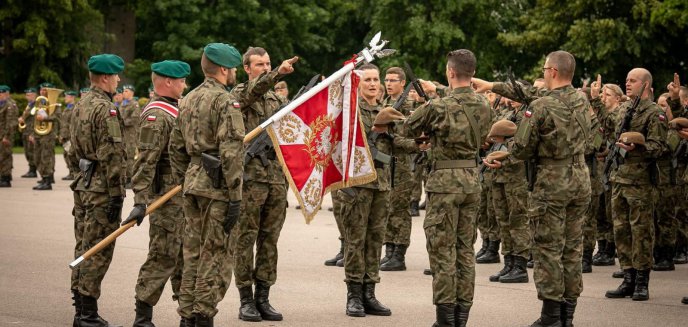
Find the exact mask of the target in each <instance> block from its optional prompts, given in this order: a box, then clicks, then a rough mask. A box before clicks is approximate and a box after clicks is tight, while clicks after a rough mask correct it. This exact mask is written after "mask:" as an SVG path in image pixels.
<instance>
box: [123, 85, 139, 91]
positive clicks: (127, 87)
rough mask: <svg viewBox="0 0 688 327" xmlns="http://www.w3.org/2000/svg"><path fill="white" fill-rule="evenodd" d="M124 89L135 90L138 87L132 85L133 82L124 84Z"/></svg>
mask: <svg viewBox="0 0 688 327" xmlns="http://www.w3.org/2000/svg"><path fill="white" fill-rule="evenodd" d="M122 89H123V90H132V91H135V90H136V89H134V86H133V85H131V84H124V85H122Z"/></svg>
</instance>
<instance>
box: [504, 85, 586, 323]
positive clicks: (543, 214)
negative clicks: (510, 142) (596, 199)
mask: <svg viewBox="0 0 688 327" xmlns="http://www.w3.org/2000/svg"><path fill="white" fill-rule="evenodd" d="M588 110H589V103H588V101H587V99H586V98H585V96H583V95H581V94H580V93H578V91H576V90H575V89H574V88H573V87H571V85H567V86H564V87H560V88H557V89H554V90H550V91H547V95H546V96H544V97H541V98H539V99H537V100H535V101H533V102H532V103H531V104H530V108H529V110H528V111H527V112H526V113H525V115H524V118H523V120H522V121H521V123H520V125H519V128H518V130H517V132H516V135H515V138H514V147H513V152H512V155H513V156H514V157H516V158H519V159H522V160H531V159H535V160H536V162H537V173H536V181H535V184H534V188H533V191H532V193H531V198H530V202H529V208H528V218H530V219H531V220H532V221H533V226H534V247H533V257H534V260H535V270H534V273H533V275H534V279H535V286H536V288H537V291H538V298H539V299H541V300H543V301H554V302H557V303H563V302H564V300H565V301H566V302H568V303H575V302H576V300H577V299H578V297H579V296H580V293H581V291H582V290H583V280H582V277H581V256H582V254H581V253H582V250H583V244H582V239H583V235H582V234H583V232H582V226H583V220H584V217H585V216H584V215H585V211H586V210H587V208H588V204H589V202H590V193H591V191H590V173H589V171H588V168H587V166H586V165H585V159H584V153H585V147H586V143H587V136H588V133H589V131H590V116H589V114H588ZM564 128H566V129H565V130H564ZM553 181H556V182H553ZM545 303H548V302H545ZM544 308H545V307H544V304H543V310H544ZM557 309H558V308H557ZM543 312H544V311H543Z"/></svg>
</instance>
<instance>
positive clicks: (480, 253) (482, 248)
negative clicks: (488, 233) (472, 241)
mask: <svg viewBox="0 0 688 327" xmlns="http://www.w3.org/2000/svg"><path fill="white" fill-rule="evenodd" d="M482 243H483V244H482V245H481V246H480V250H478V252H476V253H475V258H476V259H477V258H480V257H482V256H483V255H484V254H485V252H486V251H487V245H488V244H490V240H488V239H487V238H483V242H482Z"/></svg>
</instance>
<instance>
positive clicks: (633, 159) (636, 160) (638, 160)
mask: <svg viewBox="0 0 688 327" xmlns="http://www.w3.org/2000/svg"><path fill="white" fill-rule="evenodd" d="M643 162H645V159H643V158H642V157H630V158H625V159H624V160H623V163H625V164H633V163H643Z"/></svg>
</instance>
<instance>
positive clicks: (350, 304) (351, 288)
mask: <svg viewBox="0 0 688 327" xmlns="http://www.w3.org/2000/svg"><path fill="white" fill-rule="evenodd" d="M346 315H347V316H350V317H365V315H366V313H365V309H364V308H363V284H359V283H353V282H349V283H346Z"/></svg>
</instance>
